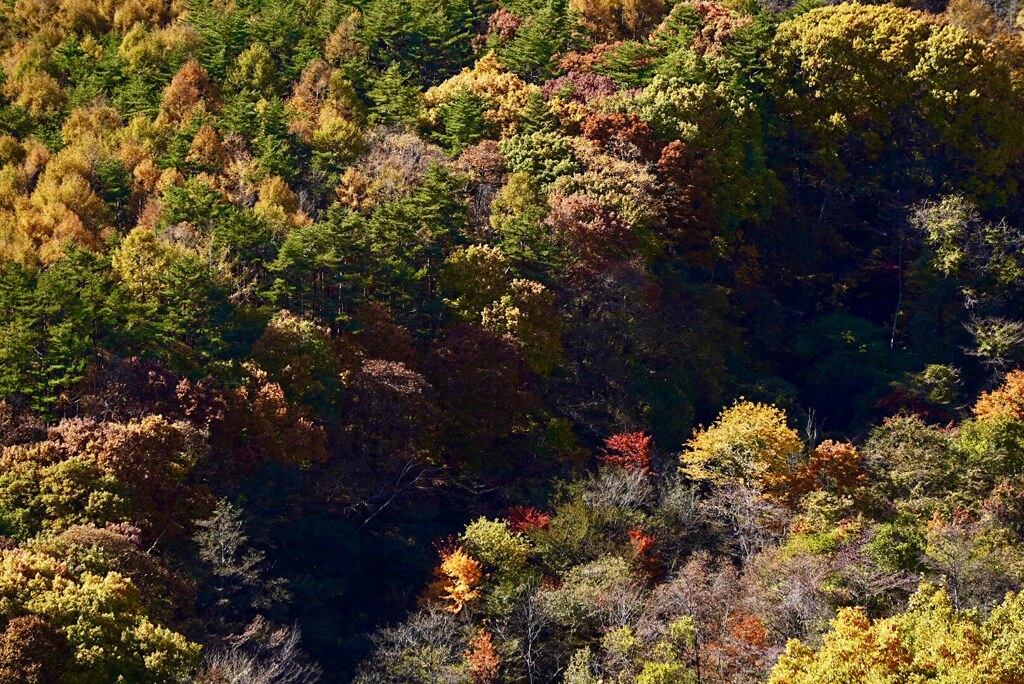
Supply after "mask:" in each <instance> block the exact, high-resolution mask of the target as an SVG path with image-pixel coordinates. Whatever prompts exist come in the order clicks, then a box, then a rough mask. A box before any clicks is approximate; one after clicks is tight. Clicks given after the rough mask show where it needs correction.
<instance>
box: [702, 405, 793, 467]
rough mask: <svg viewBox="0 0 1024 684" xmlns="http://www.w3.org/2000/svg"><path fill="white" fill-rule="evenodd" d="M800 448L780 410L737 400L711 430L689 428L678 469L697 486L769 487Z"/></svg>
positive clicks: (789, 465)
mask: <svg viewBox="0 0 1024 684" xmlns="http://www.w3.org/2000/svg"><path fill="white" fill-rule="evenodd" d="M803 447H804V445H803V441H802V440H801V439H800V436H799V435H798V434H797V433H796V430H794V429H792V428H791V427H789V426H788V425H787V424H786V412H785V411H783V410H782V409H780V408H777V407H775V406H771V405H769V404H762V403H755V402H751V401H746V400H744V399H742V398H741V399H739V400H737V401H736V402H734V403H733V405H732V406H730V407H729V408H727V409H725V410H724V411H722V413H721V414H719V416H718V419H717V420H716V421H715V422H714V424H712V425H711V426H710V427H704V426H701V427H700V428H698V429H696V430H694V433H693V438H692V439H690V441H689V442H687V443H686V451H685V452H684V453H683V455H682V471H683V472H684V473H686V474H687V475H688V476H689V477H691V478H693V479H694V480H697V481H700V482H711V483H715V484H727V483H739V484H746V485H754V486H768V487H771V486H772V485H773V484H774V483H775V482H777V480H778V478H780V477H782V476H784V475H785V474H786V473H788V472H789V471H790V470H791V469H792V467H793V466H794V465H795V464H796V462H797V460H798V458H799V457H800V454H801V452H802V451H803Z"/></svg>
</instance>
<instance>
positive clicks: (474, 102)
mask: <svg viewBox="0 0 1024 684" xmlns="http://www.w3.org/2000/svg"><path fill="white" fill-rule="evenodd" d="M441 122H442V124H443V125H444V133H442V134H440V135H439V136H438V137H439V138H440V139H441V141H442V142H443V143H444V144H445V146H447V147H448V149H449V150H451V151H452V153H453V154H458V153H459V152H461V151H462V150H464V149H466V148H467V147H469V146H470V145H473V144H474V143H477V142H480V140H482V139H483V137H484V133H485V131H486V128H487V120H486V119H485V118H484V105H483V102H482V100H481V99H480V97H479V96H477V95H475V94H474V93H473V92H472V91H471V90H469V88H463V89H462V90H460V91H459V92H458V94H457V95H456V96H455V97H454V98H453V99H452V101H451V102H449V103H448V104H447V105H446V106H445V107H444V110H443V111H442V112H441Z"/></svg>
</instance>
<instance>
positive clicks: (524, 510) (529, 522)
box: [508, 506, 551, 532]
mask: <svg viewBox="0 0 1024 684" xmlns="http://www.w3.org/2000/svg"><path fill="white" fill-rule="evenodd" d="M550 521H551V516H550V515H548V514H547V513H544V512H543V511H540V510H538V509H536V508H534V507H533V506H513V507H512V508H510V509H508V526H509V528H510V529H511V530H512V531H513V532H525V531H526V530H534V529H541V530H546V529H547V527H548V523H549V522H550Z"/></svg>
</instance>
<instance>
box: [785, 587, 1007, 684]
mask: <svg viewBox="0 0 1024 684" xmlns="http://www.w3.org/2000/svg"><path fill="white" fill-rule="evenodd" d="M1022 633H1024V595H1020V594H1008V595H1007V597H1006V600H1005V601H1003V603H1002V604H1001V605H999V606H998V607H997V608H996V609H995V610H993V611H992V613H991V614H990V615H989V617H988V619H986V620H982V618H981V616H980V615H979V614H978V613H977V612H976V611H958V610H955V609H954V608H953V606H952V603H951V602H950V600H949V596H948V595H947V594H946V592H945V591H943V590H942V589H939V588H937V587H935V586H932V585H928V584H924V585H922V586H921V587H920V588H919V589H918V591H917V593H916V594H915V595H914V596H913V597H911V600H910V605H909V607H908V609H907V611H906V612H904V613H901V614H899V615H894V616H893V617H889V618H885V619H882V620H875V621H872V620H870V619H869V618H868V616H867V614H866V613H865V612H864V609H862V608H843V609H841V610H840V611H839V614H838V615H837V616H836V618H835V619H834V620H833V621H832V629H831V631H830V632H829V633H828V634H827V635H826V636H825V641H824V643H823V644H822V646H821V648H819V649H818V650H814V649H813V648H811V647H809V646H807V645H805V644H803V643H802V642H800V641H797V640H795V639H794V640H792V641H790V642H789V644H788V645H787V646H786V651H785V653H783V655H782V656H781V657H780V658H779V662H778V663H777V664H776V665H775V668H774V669H773V670H772V673H771V677H770V678H769V680H768V681H769V684H817V683H819V682H859V683H860V684H883V683H888V682H923V681H926V680H927V681H934V682H950V684H952V683H953V682H958V683H960V684H967V683H970V684H1019V683H1020V682H1024V638H1022V636H1021V635H1022Z"/></svg>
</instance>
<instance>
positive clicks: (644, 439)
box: [598, 432, 651, 473]
mask: <svg viewBox="0 0 1024 684" xmlns="http://www.w3.org/2000/svg"><path fill="white" fill-rule="evenodd" d="M598 459H599V460H601V461H604V462H605V463H608V464H609V465H613V466H617V467H619V468H625V469H627V470H639V471H640V472H642V473H650V472H651V438H650V436H648V435H645V434H644V433H642V432H620V433H619V434H617V435H612V436H611V437H609V438H608V439H606V440H604V449H603V450H602V452H601V454H599V455H598Z"/></svg>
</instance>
